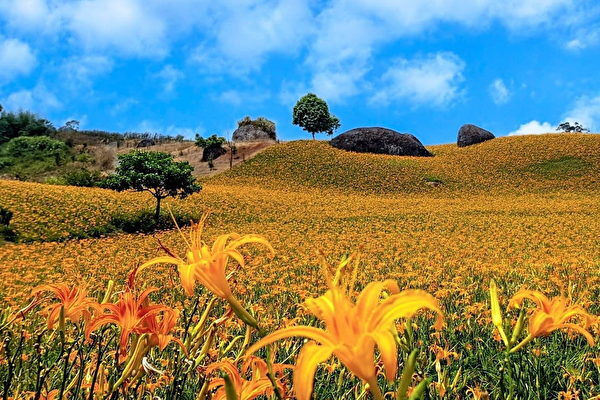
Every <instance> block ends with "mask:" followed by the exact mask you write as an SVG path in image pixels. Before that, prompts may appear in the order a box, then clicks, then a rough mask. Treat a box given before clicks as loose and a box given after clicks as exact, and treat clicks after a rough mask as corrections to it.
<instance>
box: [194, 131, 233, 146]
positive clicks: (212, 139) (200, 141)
mask: <svg viewBox="0 0 600 400" xmlns="http://www.w3.org/2000/svg"><path fill="white" fill-rule="evenodd" d="M225 143H227V140H226V139H225V138H224V137H220V136H217V135H211V136H209V137H208V138H206V139H204V138H203V137H202V136H200V135H198V134H197V133H196V146H198V147H203V148H207V147H217V146H218V147H221V146H222V145H224V144H225Z"/></svg>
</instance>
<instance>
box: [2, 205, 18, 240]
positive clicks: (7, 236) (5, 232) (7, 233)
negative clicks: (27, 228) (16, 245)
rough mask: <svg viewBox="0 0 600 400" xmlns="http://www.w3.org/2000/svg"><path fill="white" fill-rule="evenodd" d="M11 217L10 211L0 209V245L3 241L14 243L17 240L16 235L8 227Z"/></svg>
mask: <svg viewBox="0 0 600 400" xmlns="http://www.w3.org/2000/svg"><path fill="white" fill-rule="evenodd" d="M12 217H13V213H12V211H10V210H8V209H6V208H4V207H0V244H2V243H4V242H5V241H8V242H14V241H16V240H17V234H16V232H15V231H14V230H13V229H12V228H11V226H10V220H11V219H12Z"/></svg>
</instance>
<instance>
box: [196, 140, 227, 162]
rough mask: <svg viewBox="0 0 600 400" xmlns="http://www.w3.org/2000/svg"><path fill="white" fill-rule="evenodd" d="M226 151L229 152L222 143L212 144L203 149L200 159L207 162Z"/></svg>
mask: <svg viewBox="0 0 600 400" xmlns="http://www.w3.org/2000/svg"><path fill="white" fill-rule="evenodd" d="M225 153H227V150H225V149H224V148H223V146H221V144H211V145H210V146H207V147H205V148H204V150H202V160H200V161H202V162H206V161H209V160H216V159H217V158H219V157H221V156H222V155H223V154H225Z"/></svg>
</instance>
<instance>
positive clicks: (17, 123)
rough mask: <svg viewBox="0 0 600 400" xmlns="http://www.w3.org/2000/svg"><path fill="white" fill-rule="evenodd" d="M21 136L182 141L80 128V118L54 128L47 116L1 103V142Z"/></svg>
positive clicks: (72, 140)
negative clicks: (10, 108)
mask: <svg viewBox="0 0 600 400" xmlns="http://www.w3.org/2000/svg"><path fill="white" fill-rule="evenodd" d="M20 136H49V137H54V138H56V139H59V140H63V141H64V142H66V143H67V144H88V145H93V144H109V143H117V144H119V143H122V142H124V141H127V140H138V141H141V140H152V141H154V142H158V143H162V142H169V141H182V140H184V137H183V136H182V135H177V136H171V135H164V134H161V133H154V132H144V133H139V132H125V133H117V132H107V131H102V130H80V129H79V122H78V121H75V120H71V121H68V122H67V123H65V125H64V126H62V127H60V128H58V129H57V128H55V127H54V125H52V123H51V122H50V121H48V120H47V119H44V118H41V117H39V116H38V115H37V114H34V113H32V112H30V111H18V112H7V111H5V110H3V108H2V106H1V105H0V144H2V143H6V142H8V141H10V140H11V139H13V138H17V137H20Z"/></svg>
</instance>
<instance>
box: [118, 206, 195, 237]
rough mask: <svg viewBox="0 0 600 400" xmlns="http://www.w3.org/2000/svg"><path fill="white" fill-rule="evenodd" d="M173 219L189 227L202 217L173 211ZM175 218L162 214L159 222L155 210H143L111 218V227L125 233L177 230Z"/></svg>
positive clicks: (179, 224)
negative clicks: (191, 222) (192, 222)
mask: <svg viewBox="0 0 600 400" xmlns="http://www.w3.org/2000/svg"><path fill="white" fill-rule="evenodd" d="M173 217H175V221H176V222H177V225H178V226H180V227H181V226H185V225H189V224H190V221H197V220H198V219H200V217H201V216H200V215H194V214H188V213H181V212H176V211H173ZM173 217H171V214H170V213H166V212H161V213H160V217H159V218H158V221H157V220H156V219H155V213H154V211H153V210H143V211H140V212H137V213H133V214H119V215H115V216H113V217H112V218H111V221H110V225H111V226H112V227H113V229H114V230H116V231H122V232H125V233H151V232H154V231H157V230H166V229H173V228H175V227H176V226H175V223H174V222H173Z"/></svg>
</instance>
